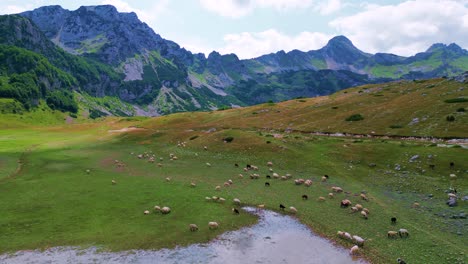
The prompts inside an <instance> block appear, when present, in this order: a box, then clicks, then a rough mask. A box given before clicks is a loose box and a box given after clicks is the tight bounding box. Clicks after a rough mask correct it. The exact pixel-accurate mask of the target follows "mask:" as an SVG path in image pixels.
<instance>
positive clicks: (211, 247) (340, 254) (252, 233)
mask: <svg viewBox="0 0 468 264" xmlns="http://www.w3.org/2000/svg"><path fill="white" fill-rule="evenodd" d="M244 210H246V211H248V212H251V213H254V214H256V215H258V216H259V217H260V219H259V222H258V224H256V225H254V226H251V227H246V228H242V229H240V230H237V231H231V232H227V233H224V234H222V235H221V236H219V237H218V238H217V239H215V240H213V241H211V242H209V243H205V244H194V245H190V246H187V247H177V248H175V249H162V250H157V251H155V250H131V251H123V252H98V249H97V248H88V249H84V250H82V249H77V248H73V247H57V248H53V249H49V250H46V251H38V250H35V251H19V252H17V253H15V254H10V255H0V263H6V264H25V263H34V264H36V263H48V264H49V263H73V264H74V263H135V264H137V263H142V264H143V263H158V264H166V263H167V264H176V263H178V264H179V263H203V264H205V263H211V264H218V263H219V264H237V263H239V264H246V263H259V264H261V263H275V264H276V263H292V264H302V263H311V264H312V263H317V264H327V263H330V264H345V263H355V264H356V263H366V262H365V261H363V260H359V259H353V258H352V257H351V256H350V255H349V253H348V250H347V249H343V248H339V247H336V246H334V245H333V244H332V243H331V242H330V241H328V240H326V239H324V238H321V237H319V236H317V235H315V234H313V233H312V232H311V231H310V229H308V228H307V227H306V226H305V225H303V224H301V223H300V222H299V221H297V220H296V219H294V218H292V217H290V216H286V215H281V214H278V213H276V212H272V211H268V210H261V211H260V210H256V209H254V208H250V207H246V208H244Z"/></svg>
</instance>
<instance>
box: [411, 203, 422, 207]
mask: <svg viewBox="0 0 468 264" xmlns="http://www.w3.org/2000/svg"><path fill="white" fill-rule="evenodd" d="M419 206H421V205H420V204H419V203H416V202H415V203H413V205H412V207H413V208H419Z"/></svg>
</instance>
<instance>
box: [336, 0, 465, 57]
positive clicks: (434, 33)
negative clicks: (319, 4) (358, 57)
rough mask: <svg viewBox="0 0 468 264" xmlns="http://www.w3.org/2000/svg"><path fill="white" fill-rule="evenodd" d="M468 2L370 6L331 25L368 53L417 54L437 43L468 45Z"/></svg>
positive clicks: (434, 0)
mask: <svg viewBox="0 0 468 264" xmlns="http://www.w3.org/2000/svg"><path fill="white" fill-rule="evenodd" d="M467 2H468V1H456V0H424V1H423V0H413V1H406V2H403V3H400V4H397V5H385V6H377V5H368V6H366V9H365V10H364V11H362V12H360V13H357V14H354V15H350V16H346V17H341V18H337V19H335V20H333V21H332V22H330V24H329V25H330V26H331V27H333V28H335V29H336V30H337V31H338V32H340V34H343V35H345V36H347V37H349V38H350V39H351V40H352V41H353V43H354V44H356V46H357V47H358V48H360V49H363V50H365V51H367V52H391V53H395V54H399V55H406V56H409V55H414V54H415V53H416V52H420V51H423V50H425V49H427V48H428V47H429V46H430V45H431V44H433V43H437V42H443V43H451V42H455V43H457V44H459V45H461V46H462V47H467V46H468V38H466V37H463V36H468V15H467V14H468V7H467V6H466V4H467Z"/></svg>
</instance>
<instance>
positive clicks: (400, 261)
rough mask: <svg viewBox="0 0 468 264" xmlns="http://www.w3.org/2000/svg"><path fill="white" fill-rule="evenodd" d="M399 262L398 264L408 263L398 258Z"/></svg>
mask: <svg viewBox="0 0 468 264" xmlns="http://www.w3.org/2000/svg"><path fill="white" fill-rule="evenodd" d="M397 261H398V264H406V262H405V261H404V260H402V259H401V258H398V259H397Z"/></svg>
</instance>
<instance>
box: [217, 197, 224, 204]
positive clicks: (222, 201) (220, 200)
mask: <svg viewBox="0 0 468 264" xmlns="http://www.w3.org/2000/svg"><path fill="white" fill-rule="evenodd" d="M225 201H226V199H224V198H223V197H219V199H218V202H220V203H224V202H225Z"/></svg>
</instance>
